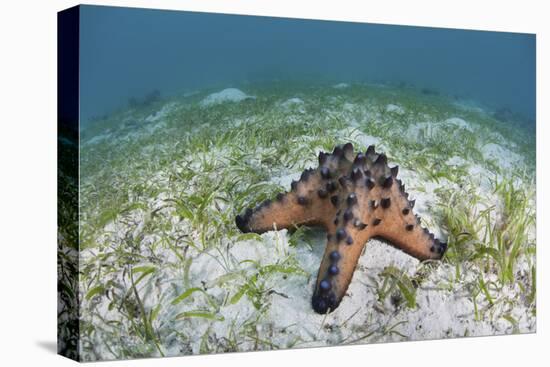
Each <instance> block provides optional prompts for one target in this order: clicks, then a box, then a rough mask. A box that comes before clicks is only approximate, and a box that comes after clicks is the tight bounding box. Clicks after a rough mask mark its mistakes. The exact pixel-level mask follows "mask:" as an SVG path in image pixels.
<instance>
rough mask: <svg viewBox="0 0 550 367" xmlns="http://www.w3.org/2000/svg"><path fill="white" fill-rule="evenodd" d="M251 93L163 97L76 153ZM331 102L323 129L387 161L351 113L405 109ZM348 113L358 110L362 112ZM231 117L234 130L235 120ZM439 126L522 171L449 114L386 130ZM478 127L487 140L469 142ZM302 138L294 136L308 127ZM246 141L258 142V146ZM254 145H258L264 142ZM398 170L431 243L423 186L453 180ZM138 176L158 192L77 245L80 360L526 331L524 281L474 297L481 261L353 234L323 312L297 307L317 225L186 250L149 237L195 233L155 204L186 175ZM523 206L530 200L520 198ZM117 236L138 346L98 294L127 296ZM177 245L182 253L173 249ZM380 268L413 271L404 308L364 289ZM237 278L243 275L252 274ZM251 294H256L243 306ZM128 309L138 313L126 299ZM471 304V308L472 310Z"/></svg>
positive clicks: (405, 134)
mask: <svg viewBox="0 0 550 367" xmlns="http://www.w3.org/2000/svg"><path fill="white" fill-rule="evenodd" d="M349 88H350V86H349V85H348V84H345V83H340V84H335V85H334V86H333V87H332V88H328V89H329V92H330V93H333V94H334V96H335V98H338V93H339V92H340V91H344V90H347V89H349ZM253 94H254V93H249V92H247V91H239V90H236V89H233V88H232V89H226V90H224V91H218V92H215V93H212V94H210V95H205V96H203V97H202V98H197V100H195V101H193V102H185V101H183V102H182V101H169V102H167V103H166V104H165V105H164V106H162V107H160V108H159V109H158V111H157V112H156V113H154V114H152V115H147V116H143V117H142V120H143V121H144V128H142V129H140V130H137V131H131V132H128V133H125V134H117V133H115V131H114V130H111V131H107V132H104V133H102V134H100V135H96V136H94V137H91V138H89V139H88V140H86V141H83V142H82V144H83V146H84V147H87V148H86V149H88V148H90V147H92V148H93V146H94V145H98V144H112V145H118V144H124V142H127V141H129V140H132V139H140V138H143V137H147V136H149V135H150V134H154V133H155V131H160V130H162V129H164V128H165V126H166V124H167V123H166V121H165V118H166V116H169V115H170V114H174V113H177V111H178V108H183V107H181V106H180V105H179V104H184V103H196V104H198V105H199V106H200V107H201V108H210V106H212V105H216V104H219V103H224V102H226V103H235V104H239V103H244V101H246V100H247V99H250V98H251V97H250V96H251V95H253ZM309 102H310V101H308V96H307V94H300V95H296V96H292V95H290V96H288V98H286V99H285V98H283V99H281V100H280V101H279V102H277V103H278V104H279V106H280V109H281V110H282V111H284V113H285V114H287V116H288V118H289V119H300V118H301V116H303V115H304V114H306V113H307V112H306V111H307V110H306V107H307V104H308V103H309ZM338 106H339V107H338V108H336V107H331V108H330V109H327V113H330V114H331V115H332V116H334V115H338V116H339V117H340V118H341V119H343V120H345V121H346V122H347V123H348V127H347V128H345V129H339V130H334V131H330V130H329V131H327V132H326V133H327V134H328V135H331V134H332V135H334V136H336V137H341V138H342V139H349V140H351V141H353V142H354V143H355V145H356V146H368V145H370V144H375V145H376V147H377V150H378V151H384V152H386V153H387V155H388V157H389V159H390V162H392V157H394V156H397V155H398V152H397V151H391V148H390V147H389V146H387V145H386V144H385V142H384V140H383V139H382V138H380V137H378V136H376V135H374V134H373V135H369V134H367V133H366V132H362V131H360V130H358V129H357V127H358V126H361V123H362V121H361V117H360V116H363V118H364V116H365V113H366V115H368V116H369V118H370V119H374V120H376V119H377V118H380V116H382V115H383V114H385V115H387V116H403V115H406V114H407V113H408V111H407V108H406V107H404V106H402V105H401V104H400V101H399V98H397V97H396V100H395V101H393V102H392V103H388V104H385V105H383V106H359V105H357V103H351V102H350V103H348V102H345V101H344V103H341V104H339V105H338ZM357 111H363V115H361V114H360V113H358V112H357ZM365 111H366V112H365ZM233 123H234V124H235V125H236V126H238V125H239V124H240V123H242V121H237V120H236V121H233ZM259 123H260V122H259ZM449 128H450V129H454V131H456V134H457V135H456V136H457V138H456V141H455V142H449V143H450V144H451V143H454V144H456V143H459V142H460V132H461V131H463V130H465V131H470V132H474V133H476V132H478V133H479V134H478V136H479V140H478V142H477V144H478V146H479V151H480V152H482V155H483V158H484V159H487V160H491V161H493V162H494V163H495V164H496V165H498V166H499V167H501V169H502V174H503V175H507V174H511V172H513V171H516V170H521V171H523V170H525V162H524V160H525V159H526V158H525V157H523V156H522V155H521V152H520V151H518V150H516V149H515V144H514V143H513V142H510V141H507V140H506V139H505V138H504V137H503V136H502V135H500V134H498V133H495V134H492V135H491V134H489V135H488V134H486V132H485V130H484V129H483V128H482V127H481V126H480V125H479V124H477V123H476V122H474V121H468V120H465V119H464V118H463V116H461V115H457V116H453V117H449V118H446V119H444V120H439V121H433V120H431V117H430V116H429V115H426V116H424V119H419V120H418V121H416V122H414V123H411V124H410V125H409V126H408V128H407V129H406V130H404V131H400V132H398V133H399V134H402V139H409V140H412V141H414V140H418V141H419V142H420V141H422V140H425V139H429V138H430V137H434V136H437V134H439V132H440V131H441V129H443V130H445V129H447V130H446V131H448V129H449ZM482 132H483V133H482ZM192 133H193V132H192V131H191V132H190V134H192ZM129 134H131V135H129ZM396 134H397V132H396ZM484 137H487V141H484V140H483V139H484ZM303 139H304V141H307V139H308V137H307V136H304V137H303ZM171 148H172V147H171V146H170V147H165V149H171ZM142 149H143V150H144V151H145V152H146V151H147V149H152V148H151V146H148V145H147V144H144V146H143V148H142ZM254 149H256V152H260V151H262V149H264V148H262V147H255V148H254ZM265 149H266V150H267V151H269V148H265ZM319 150H320V149H319ZM394 150H395V149H394ZM316 153H317V152H312V155H311V156H304V157H303V159H304V162H303V165H301V166H300V167H293V168H287V169H283V170H281V171H280V172H278V173H277V174H274V175H272V177H271V178H269V182H270V183H273V184H277V185H280V186H281V187H282V188H284V189H288V188H289V185H290V182H291V180H292V179H297V178H298V177H299V175H300V173H301V170H302V168H303V167H308V166H314V165H315V163H316V156H315V155H314V154H316ZM223 156H224V152H223V151H219V150H218V149H217V148H216V149H214V150H212V151H208V152H206V153H204V152H203V153H200V154H199V155H197V156H195V157H186V158H184V160H187V162H186V163H189V164H193V167H194V168H195V169H196V170H197V171H200V170H201V167H202V166H203V165H208V164H215V163H216V162H219V161H220V159H221V158H220V157H223ZM178 163H185V162H175V163H174V165H173V167H176V168H174V169H175V170H177V166H178ZM446 163H447V164H448V165H451V166H463V167H466V170H467V172H468V173H469V175H470V176H471V178H472V180H474V181H475V182H477V183H478V186H477V188H476V190H477V194H478V195H479V196H480V197H482V198H484V199H485V201H486V202H488V203H493V204H494V205H495V206H496V207H497V208H498V206H499V203H498V200H499V199H498V197H496V195H495V194H494V193H493V192H492V187H491V185H490V183H491V179H493V178H494V177H495V176H494V173H493V172H491V171H490V169H489V168H487V167H485V166H483V165H480V164H479V162H477V161H475V160H474V159H473V158H472V160H470V161H469V160H468V159H467V158H465V157H459V156H454V157H451V158H449V159H448V160H447V162H446ZM399 176H400V178H401V179H402V181H403V182H404V183H405V185H406V187H407V191H408V192H409V194H410V196H411V198H414V199H416V206H415V211H416V213H417V214H419V215H420V216H421V217H422V220H423V224H424V225H426V226H427V227H428V228H429V229H430V230H431V231H432V232H434V233H435V235H436V236H437V237H439V238H442V239H443V240H445V239H446V233H445V232H444V231H443V230H442V228H440V227H439V226H438V225H437V223H438V221H437V218H435V213H434V210H433V208H434V204H435V203H434V195H433V194H432V193H433V191H434V190H437V189H438V188H441V187H453V185H456V184H454V183H451V182H449V181H448V180H447V179H445V178H443V179H440V180H438V181H426V180H425V179H424V178H423V176H421V174H420V173H419V172H417V171H416V170H415V169H414V167H407V166H403V165H401V166H400V171H399ZM522 179H523V178H522V177H521V176H518V178H517V180H519V182H518V184H520V185H521V184H523V182H521V180H522ZM147 180H149V181H148V184H149V185H150V186H153V187H156V188H158V194H156V195H152V196H151V197H147V198H145V199H144V200H145V202H144V204H145V205H144V206H143V207H136V208H134V209H132V210H130V211H129V212H127V213H125V215H124V216H118V217H116V218H114V219H113V220H111V221H108V223H106V224H105V226H104V228H103V229H102V231H101V233H102V234H100V235H98V236H97V238H95V243H96V244H97V246H95V247H89V248H86V249H85V250H82V251H81V268H82V269H83V271H94V272H97V274H98V275H97V277H100V283H101V284H103V285H106V286H105V287H103V288H101V291H100V292H99V291H98V292H96V293H94V292H92V293H90V290H92V289H94V286H96V285H97V281H98V279H97V278H96V279H87V280H86V281H85V282H83V284H81V288H82V289H81V292H82V297H81V298H82V320H83V322H84V323H85V325H88V326H89V325H93V326H94V327H93V328H89V329H86V328H84V332H83V333H84V335H85V336H84V338H83V339H84V342H83V343H82V345H81V351H82V355H83V359H84V360H105V359H116V358H132V357H143V356H160V355H165V356H176V355H186V354H198V353H213V352H225V351H249V350H259V349H260V350H265V349H280V348H292V347H313V346H327V345H339V344H350V343H373V342H390V341H404V340H425V339H437V338H452V337H462V336H481V335H500V334H511V333H518V332H519V333H526V332H534V331H535V330H536V316H535V314H534V312H533V307H532V305H529V304H527V302H525V300H524V299H523V298H524V296H523V294H524V290H522V289H520V286H519V285H518V284H515V283H511V284H508V285H505V286H503V287H502V288H501V289H500V290H499V291H498V296H495V297H496V298H498V299H501V300H502V301H496V302H494V303H493V304H490V302H489V301H488V300H487V299H486V298H485V297H483V295H478V296H477V298H476V299H474V297H472V291H471V288H472V284H473V283H475V282H476V281H477V279H478V276H479V275H480V273H481V272H482V271H483V270H482V269H478V268H476V267H473V266H471V264H470V263H468V262H464V264H462V265H459V266H458V267H459V268H460V269H457V267H456V266H455V265H451V264H449V263H446V262H445V261H442V262H436V263H429V264H425V263H420V262H419V261H418V260H416V259H415V258H412V257H410V256H408V255H406V254H405V253H403V252H401V251H399V250H398V249H395V248H393V247H392V246H390V245H389V244H387V243H384V242H382V241H380V240H376V239H373V240H370V241H369V242H368V243H367V245H366V247H365V251H364V253H363V255H362V256H361V258H360V260H359V264H358V266H357V269H356V271H355V273H354V276H353V280H352V282H351V284H350V286H349V289H348V292H347V295H346V296H345V297H344V298H343V300H342V302H341V304H340V306H339V307H338V308H337V309H336V311H334V312H332V313H330V314H328V315H319V314H316V313H315V312H313V310H312V307H311V296H312V292H313V288H314V283H315V280H316V276H317V269H318V266H319V264H320V261H321V257H322V254H323V251H324V241H325V235H324V233H323V232H322V231H321V230H312V231H310V232H308V233H307V234H306V235H305V236H304V237H301V238H299V239H298V241H297V243H294V242H293V237H292V235H291V234H290V233H289V232H288V231H287V230H280V231H270V232H267V233H265V234H262V235H260V236H254V235H250V236H247V235H245V236H241V237H235V236H231V237H229V236H228V237H227V238H223V239H222V242H221V245H219V246H216V247H215V248H209V249H207V250H206V251H202V250H200V246H198V245H197V246H196V247H194V246H184V245H182V242H181V241H180V242H178V241H177V240H174V241H173V243H168V242H169V241H165V240H163V238H173V239H179V238H182V237H185V238H189V239H191V241H194V240H196V239H197V238H199V237H200V233H198V232H197V231H195V232H192V231H190V228H191V227H190V221H189V219H181V218H180V217H179V216H177V215H174V210H175V209H174V207H173V206H169V205H166V200H165V199H167V198H169V197H171V194H170V192H174V191H178V190H181V191H193V190H196V189H197V188H196V187H194V183H193V179H191V180H190V181H188V182H185V181H182V180H180V181H178V180H176V182H174V179H173V172H166V171H158V172H154V173H153V174H150V175H148V176H147ZM525 184H527V183H525ZM456 189H457V190H459V189H460V188H458V187H457V188H456ZM129 194H130V195H131V194H132V193H129ZM252 204H253V203H251V205H252ZM215 205H217V206H218V207H219V209H220V210H222V211H223V209H224V207H225V206H226V205H227V204H226V203H224V202H222V201H219V202H216V203H215ZM532 205H533V208H534V202H533V203H532ZM144 208H149V209H150V210H145V209H144ZM482 209H483V208H480V209H479V210H482ZM152 212H154V213H155V216H164V217H167V218H171V219H170V221H171V226H167V227H166V228H165V229H163V230H162V231H155V230H151V227H152V225H153V224H154V223H155V219H154V218H153V217H152V214H151V213H152ZM496 215H497V216H498V214H496ZM152 223H153V224H152ZM529 242H530V243H532V244H533V246H534V242H535V232H534V226H533V228H530V229H529ZM130 243H132V244H133V246H137V248H138V252H139V254H140V256H141V261H140V262H139V264H140V265H141V266H142V267H143V268H142V269H138V271H137V272H136V271H135V273H134V280H136V279H137V278H139V277H140V275H141V274H144V276H143V278H142V279H141V280H140V281H139V284H138V285H137V286H136V289H137V291H138V292H139V294H140V296H141V297H140V298H141V301H142V303H143V309H144V310H145V311H146V313H147V314H148V315H149V318H150V319H152V320H153V321H152V326H153V328H154V334H155V335H156V338H157V340H158V343H159V345H158V346H157V347H152V346H150V347H147V345H146V344H147V342H144V341H143V338H141V337H139V336H136V334H135V333H134V331H133V329H132V325H131V324H132V323H140V322H142V320H143V318H142V317H139V316H137V317H133V318H132V317H127V316H125V315H123V313H125V312H123V311H121V308H120V307H119V304H118V303H112V300H113V299H115V296H114V294H115V293H116V294H117V295H118V296H120V295H124V294H126V295H129V296H128V298H131V297H132V295H133V294H134V293H133V292H134V291H133V289H132V286H131V283H130V281H129V277H128V266H126V265H124V264H125V263H124V260H120V259H121V255H120V252H121V248H124V247H125V246H129V244H130ZM174 246H175V247H176V250H174ZM526 246H527V244H526ZM178 252H179V253H181V254H182V255H183V256H184V259H185V261H182V258H179V257H178ZM534 261H535V260H534V254H533V255H532V256H528V255H523V256H522V257H521V258H520V259H519V260H518V263H517V264H516V266H515V272H516V276H517V277H526V276H528V274H529V270H530V269H531V266H532V265H533V264H534ZM281 264H284V266H285V269H287V271H286V272H273V273H267V272H266V273H262V271H261V269H269V267H270V266H273V265H281ZM388 266H393V267H395V268H397V269H400V270H402V271H404V272H405V273H406V274H408V275H409V276H410V277H414V276H415V275H417V274H419V273H423V274H425V278H424V279H423V280H422V282H421V283H420V285H419V286H418V288H417V290H416V307H414V308H408V307H406V306H405V305H404V304H399V303H398V302H394V301H395V300H394V299H393V298H392V297H387V298H386V299H384V300H383V301H379V300H378V296H377V292H376V290H377V288H378V287H379V286H380V282H382V278H381V276H380V273H381V272H382V271H383V270H384V269H385V268H386V267H388ZM147 267H148V268H147ZM98 269H104V270H103V271H99V270H98ZM134 269H135V267H134ZM147 269H150V272H147ZM289 269H290V270H289ZM457 274H459V275H457ZM256 275H257V277H255V276H256ZM251 279H253V280H255V282H254V284H252V283H251ZM484 279H485V282H487V283H491V281H493V282H496V281H497V275H496V274H494V273H485V275H484ZM245 285H248V286H250V288H246V289H260V290H261V292H260V293H258V294H261V296H259V297H260V299H255V298H254V292H250V293H247V292H246V291H244V289H245V288H243V287H245ZM189 290H190V291H189ZM186 291H189V292H190V293H189V295H188V296H187V297H182V299H181V300H180V301H179V302H178V301H175V300H176V299H177V297H178V296H181V295H182V294H184V293H185V292H186ZM239 294H240V296H239ZM511 300H512V301H511ZM514 300H515V301H514ZM255 301H258V303H257V304H256V306H255V304H254V302H255ZM135 307H136V309H138V308H139V304H138V305H136V306H135ZM258 307H259V308H258ZM476 310H477V311H476ZM136 312H137V314H138V315H139V314H141V313H140V311H136ZM186 312H187V314H186ZM476 314H480V315H482V316H481V317H477V318H476ZM152 315H154V317H153V316H152ZM182 315H183V316H182ZM510 320H515V321H514V322H511V321H510ZM92 329H93V330H92ZM121 345H123V346H121ZM150 345H153V343H152V342H151V343H150Z"/></svg>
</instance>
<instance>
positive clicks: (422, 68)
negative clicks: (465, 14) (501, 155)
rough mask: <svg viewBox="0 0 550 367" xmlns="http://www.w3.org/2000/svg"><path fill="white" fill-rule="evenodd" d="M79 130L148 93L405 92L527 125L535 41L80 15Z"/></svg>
mask: <svg viewBox="0 0 550 367" xmlns="http://www.w3.org/2000/svg"><path fill="white" fill-rule="evenodd" d="M80 32H81V33H80V37H81V46H80V47H81V50H80V52H81V58H80V60H81V79H80V81H81V104H80V108H81V120H82V121H83V123H86V122H87V121H89V120H91V119H93V118H94V117H98V116H102V115H105V114H108V113H110V112H111V111H113V110H116V109H117V108H121V107H123V106H126V105H127V104H128V100H129V98H132V97H134V98H138V99H139V98H143V96H145V95H147V94H148V93H150V92H151V91H152V90H154V89H157V90H159V91H160V93H161V94H162V95H164V96H168V95H172V94H176V93H181V92H185V91H193V90H196V89H202V88H208V87H221V88H224V87H229V86H237V85H239V84H242V83H243V82H259V81H269V80H273V79H279V80H281V79H283V80H291V81H303V80H308V81H319V82H348V83H349V82H365V81H371V82H373V81H375V82H389V83H407V84H412V85H414V86H416V87H418V88H428V89H430V90H437V91H439V92H441V93H445V94H449V95H451V96H456V97H459V98H463V99H471V100H474V101H476V102H478V103H480V104H482V105H485V106H488V107H489V108H492V109H495V110H496V109H499V108H500V109H502V108H507V109H509V110H510V111H512V112H513V113H515V114H520V115H522V116H524V118H525V123H526V124H534V119H535V35H533V34H518V33H504V32H485V31H469V30H453V29H440V28H422V27H408V26H389V25H378V24H361V23H348V22H332V21H317V20H301V19H284V18H270V17H253V16H235V15H222V14H208V13H191V12H180V11H161V10H147V9H132V8H115V7H97V6H82V7H81V30H80Z"/></svg>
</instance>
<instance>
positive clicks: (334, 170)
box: [235, 143, 447, 314]
mask: <svg viewBox="0 0 550 367" xmlns="http://www.w3.org/2000/svg"><path fill="white" fill-rule="evenodd" d="M397 172H398V167H397V166H395V167H393V168H390V167H389V166H388V164H387V158H386V155H385V154H383V153H380V154H378V153H376V152H375V150H374V146H373V145H371V146H369V147H368V149H367V151H366V153H358V154H357V155H356V156H355V154H354V152H353V145H352V144H351V143H347V144H345V145H343V146H342V145H339V146H337V147H336V148H334V151H333V152H332V154H328V153H324V152H321V153H320V154H319V167H318V168H316V169H306V170H305V171H304V172H303V173H302V175H301V177H300V180H299V181H293V182H292V184H291V191H289V192H287V193H279V194H277V197H276V200H275V201H271V200H266V201H264V202H263V203H262V204H260V205H259V206H257V207H256V208H255V209H254V210H252V209H246V211H245V213H244V214H243V215H238V216H237V217H236V220H235V221H236V224H237V227H239V229H240V230H241V231H243V232H256V233H263V232H266V231H269V230H273V229H274V228H276V229H283V228H289V229H294V228H296V226H300V225H308V226H322V227H324V228H325V229H326V231H327V239H328V240H327V244H326V249H325V253H324V255H323V260H322V261H321V266H320V267H319V272H318V275H317V282H316V285H315V290H314V293H313V297H312V306H313V309H314V310H315V311H316V312H318V313H321V314H324V313H327V312H332V311H334V310H335V309H336V308H337V307H338V305H339V304H340V302H341V300H342V297H343V296H344V295H345V293H346V290H347V288H348V286H349V284H350V282H351V278H352V276H353V272H354V270H355V267H356V265H357V262H358V260H359V256H360V255H361V252H362V250H363V247H364V246H365V244H366V243H367V241H368V240H369V239H370V238H372V237H381V238H383V239H386V240H387V241H389V242H390V243H392V244H393V245H395V246H396V247H397V248H399V249H401V250H402V251H404V252H406V253H408V254H409V255H411V256H414V257H416V258H417V259H419V260H427V259H440V258H441V257H442V255H443V253H444V252H445V250H446V248H447V244H446V243H443V242H440V241H439V240H438V239H435V238H434V235H433V234H431V233H430V232H429V231H428V230H427V229H426V228H422V227H421V226H420V218H419V217H418V216H416V215H414V214H413V212H412V209H413V207H414V200H411V201H409V199H408V196H409V195H408V194H407V193H406V192H405V187H404V185H403V184H402V183H401V180H399V179H397Z"/></svg>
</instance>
